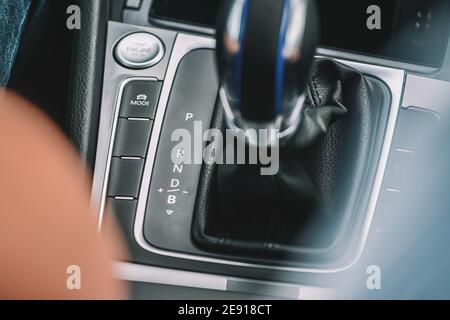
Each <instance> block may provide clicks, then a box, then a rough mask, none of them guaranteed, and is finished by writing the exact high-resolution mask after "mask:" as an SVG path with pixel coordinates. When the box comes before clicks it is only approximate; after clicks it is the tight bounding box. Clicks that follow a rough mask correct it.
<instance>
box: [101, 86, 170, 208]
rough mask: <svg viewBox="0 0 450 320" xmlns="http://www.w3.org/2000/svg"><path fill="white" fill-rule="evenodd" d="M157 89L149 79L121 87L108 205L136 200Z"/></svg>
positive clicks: (156, 101) (151, 125) (158, 91)
mask: <svg viewBox="0 0 450 320" xmlns="http://www.w3.org/2000/svg"><path fill="white" fill-rule="evenodd" d="M161 87H162V82H158V81H156V80H153V79H139V80H138V79H136V80H131V81H129V82H128V83H126V85H125V86H124V88H123V91H122V101H121V104H120V110H119V118H118V120H117V127H116V136H115V140H114V141H115V142H114V146H113V153H112V158H111V166H110V174H109V181H108V189H107V196H108V197H110V202H111V201H112V200H117V201H119V200H120V204H121V207H123V206H125V204H124V203H126V202H127V201H129V202H132V201H135V200H137V199H138V197H139V188H140V184H141V180H142V174H143V170H144V163H145V158H146V157H147V151H148V145H149V143H150V137H151V133H152V128H153V120H152V119H153V118H154V115H155V113H156V106H157V104H158V99H159V94H160V91H161ZM133 98H134V99H133ZM133 102H136V103H133ZM137 102H140V103H139V104H137ZM113 203H116V202H113Z"/></svg>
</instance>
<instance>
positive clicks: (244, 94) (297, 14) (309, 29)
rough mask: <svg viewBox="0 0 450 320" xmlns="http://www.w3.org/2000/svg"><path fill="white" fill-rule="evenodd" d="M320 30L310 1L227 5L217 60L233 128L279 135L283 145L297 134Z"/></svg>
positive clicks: (249, 0)
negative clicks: (275, 132) (272, 132)
mask: <svg viewBox="0 0 450 320" xmlns="http://www.w3.org/2000/svg"><path fill="white" fill-rule="evenodd" d="M317 28H318V27H317V19H316V13H315V8H314V3H313V1H310V0H231V1H228V2H227V5H226V6H225V9H224V11H223V14H222V17H221V20H220V22H219V27H218V33H217V58H218V65H219V73H220V77H221V90H220V98H221V100H222V104H223V106H224V109H225V118H226V123H227V126H228V127H229V128H231V129H241V130H246V129H277V130H278V131H279V132H280V134H279V138H280V139H281V138H284V137H288V136H290V135H291V134H293V133H294V132H295V131H296V130H297V128H298V126H299V125H300V123H301V110H302V107H303V103H304V100H305V99H304V95H303V92H304V90H305V87H306V85H307V81H308V79H309V75H310V68H311V65H312V60H313V56H314V53H315V50H316V43H317ZM247 138H248V137H247ZM249 142H250V143H251V144H252V141H249Z"/></svg>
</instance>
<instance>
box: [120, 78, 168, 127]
mask: <svg viewBox="0 0 450 320" xmlns="http://www.w3.org/2000/svg"><path fill="white" fill-rule="evenodd" d="M161 87H162V82H160V81H151V80H135V81H131V82H129V83H127V84H126V85H125V88H124V90H123V95H122V101H121V107H120V117H122V118H147V119H154V118H155V113H156V107H157V105H158V101H159V95H160V93H161Z"/></svg>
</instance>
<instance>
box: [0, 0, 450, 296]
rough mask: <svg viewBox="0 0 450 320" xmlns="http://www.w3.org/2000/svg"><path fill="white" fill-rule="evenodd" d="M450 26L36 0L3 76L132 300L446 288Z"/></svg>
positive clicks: (446, 18) (205, 1) (287, 10)
mask: <svg viewBox="0 0 450 320" xmlns="http://www.w3.org/2000/svg"><path fill="white" fill-rule="evenodd" d="M0 16H1V11H0ZM71 19H75V20H71ZM76 19H79V22H80V23H79V25H78V26H77V24H76V23H73V24H72V25H71V23H72V22H73V21H76ZM2 32H3V31H2V28H0V39H1V40H0V41H6V40H4V38H3V37H2ZM449 39H450V1H448V0H389V1H388V0H345V1H332V0H76V1H75V0H59V1H52V0H36V1H34V0H33V1H31V3H30V4H29V8H28V13H27V16H26V19H25V20H24V23H23V28H22V31H21V36H20V45H19V46H18V49H17V54H16V56H15V58H14V63H13V67H12V69H11V73H10V76H9V79H8V80H7V81H6V83H5V86H6V88H7V90H11V91H14V92H16V93H17V94H19V95H21V96H23V97H25V98H26V99H27V100H29V101H31V103H33V104H35V105H36V106H37V107H38V108H39V109H40V110H42V111H43V112H44V113H45V114H46V115H47V116H48V117H49V118H50V119H52V121H53V122H54V123H56V124H57V126H58V127H59V129H60V130H61V131H62V132H64V134H65V136H66V137H67V139H69V140H70V141H71V143H72V145H73V146H74V147H75V149H76V150H77V153H78V155H79V156H80V157H81V159H82V160H83V163H84V164H85V167H86V168H87V170H89V172H90V173H91V175H92V177H91V179H90V185H89V194H90V196H91V199H90V207H91V208H92V214H93V215H94V217H95V221H96V223H97V226H96V227H97V228H98V232H99V233H100V234H101V233H102V232H103V228H104V224H105V221H106V220H112V221H115V222H116V223H117V225H118V229H119V231H120V234H121V237H122V238H123V241H124V243H125V245H124V247H125V248H126V251H127V252H128V257H127V258H124V259H122V260H117V261H114V262H113V263H114V268H115V276H116V277H117V279H119V280H122V281H125V282H126V283H127V285H128V286H129V288H130V289H129V290H130V293H129V297H128V298H129V299H208V300H209V299H213V300H215V299H289V300H291V299H293V300H297V299H300V300H310V299H314V300H315V299H436V298H437V299H448V298H450V280H449V279H450V278H449V277H448V274H447V272H448V268H449V267H450V255H449V253H448V249H447V244H448V243H449V242H448V241H449V240H450V216H449V214H448V213H449V210H450V201H449V197H448V194H449V192H450V183H449V182H450V170H449V166H448V163H449V160H450V141H449V137H450V136H449V135H448V133H450V122H449V120H450V42H449ZM1 52H2V51H1V50H0V53H1ZM2 59H4V56H2ZM0 62H2V61H0ZM206 131H208V133H205V134H204V132H206ZM256 132H258V134H259V135H258V136H257V134H256ZM271 132H276V135H275V136H273V135H272V134H271ZM253 133H254V135H253ZM181 137H183V139H181ZM186 137H189V139H187V140H189V143H188V144H185V143H186V139H185V138H186ZM222 138H223V140H226V141H221V139H222ZM228 138H230V140H228ZM181 140H183V141H181ZM239 142H241V145H240V144H239ZM235 143H236V144H237V145H235ZM1 152H5V150H3V151H1ZM228 152H230V154H229V153H228ZM264 152H266V153H265V154H264ZM241 153H243V155H242V156H241ZM253 155H254V156H255V159H253V158H252V156H253ZM267 158H269V159H270V160H271V161H269V162H267V161H266V160H267ZM177 159H178V160H179V161H175V160H177ZM218 159H219V160H220V159H221V160H222V161H217V160H218ZM208 160H211V161H208ZM272 170H274V171H273V172H272ZM266 173H267V174H266ZM24 201H26V199H25V200H24ZM55 227H57V226H55ZM18 232H20V231H18ZM55 241H58V240H57V239H55ZM374 279H375V280H374Z"/></svg>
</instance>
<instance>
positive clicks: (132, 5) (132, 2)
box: [125, 0, 142, 10]
mask: <svg viewBox="0 0 450 320" xmlns="http://www.w3.org/2000/svg"><path fill="white" fill-rule="evenodd" d="M141 3H142V0H127V2H126V3H125V8H126V9H135V10H138V9H139V8H140V7H141Z"/></svg>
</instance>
